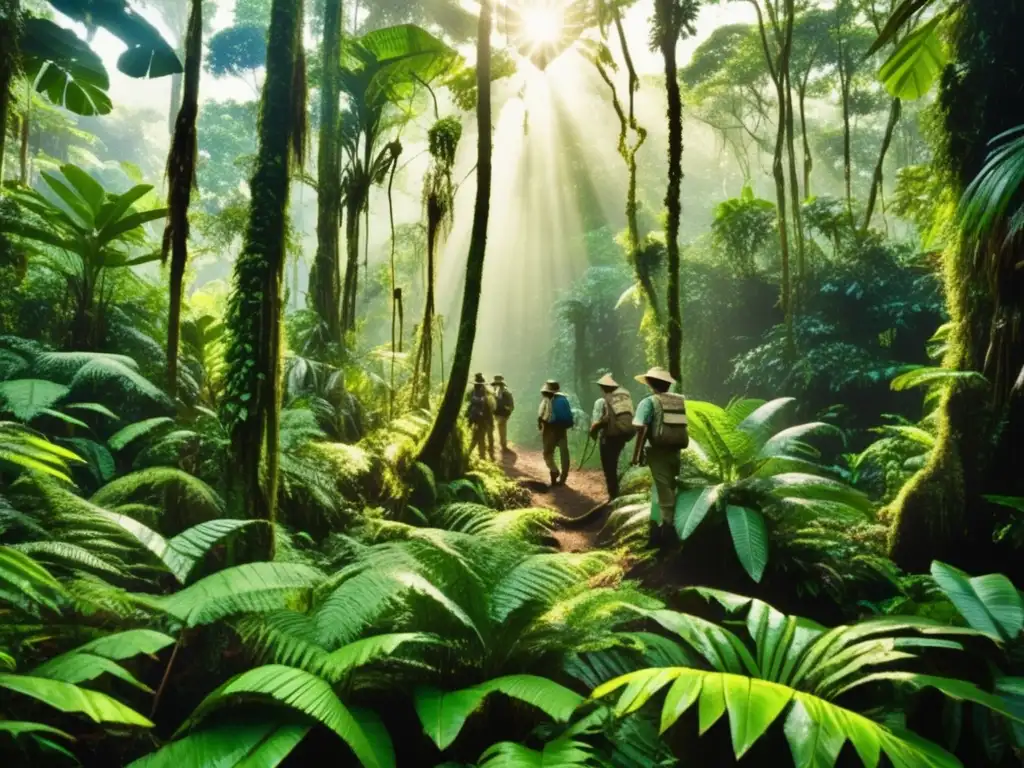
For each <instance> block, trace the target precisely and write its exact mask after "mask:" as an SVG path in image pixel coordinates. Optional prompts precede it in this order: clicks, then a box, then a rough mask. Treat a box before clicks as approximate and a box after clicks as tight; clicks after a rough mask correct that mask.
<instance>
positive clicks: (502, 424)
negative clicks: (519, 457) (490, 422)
mask: <svg viewBox="0 0 1024 768" xmlns="http://www.w3.org/2000/svg"><path fill="white" fill-rule="evenodd" d="M491 387H492V388H493V389H494V403H495V407H494V423H495V424H497V425H498V443H499V444H500V445H501V452H502V453H508V452H509V447H508V420H509V418H510V417H511V416H512V411H514V410H515V409H516V401H515V398H513V397H512V393H511V392H510V391H509V389H508V386H507V385H506V384H505V377H504V376H495V377H494V381H492V382H491Z"/></svg>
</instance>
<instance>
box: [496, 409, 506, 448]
mask: <svg viewBox="0 0 1024 768" xmlns="http://www.w3.org/2000/svg"><path fill="white" fill-rule="evenodd" d="M494 423H495V424H496V425H497V427H498V445H499V446H501V450H503V451H506V450H508V416H495V417H494Z"/></svg>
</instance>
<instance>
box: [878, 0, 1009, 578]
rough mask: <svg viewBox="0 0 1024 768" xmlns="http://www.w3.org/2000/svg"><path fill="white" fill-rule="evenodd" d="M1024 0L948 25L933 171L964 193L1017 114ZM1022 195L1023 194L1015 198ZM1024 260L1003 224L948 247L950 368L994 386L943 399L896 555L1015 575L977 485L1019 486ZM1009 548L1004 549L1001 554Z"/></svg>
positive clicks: (961, 389)
mask: <svg viewBox="0 0 1024 768" xmlns="http://www.w3.org/2000/svg"><path fill="white" fill-rule="evenodd" d="M1022 28H1024V4H1021V3H1017V2H1014V3H998V4H995V3H991V2H988V1H987V0H965V2H964V3H963V4H962V7H961V9H960V10H959V11H958V13H957V14H956V16H955V17H954V20H953V25H952V43H953V54H954V56H953V58H954V61H953V64H952V65H951V66H950V67H949V68H948V69H947V71H946V73H945V74H944V76H943V80H942V88H941V94H940V99H939V101H940V108H941V109H942V110H943V113H944V117H945V132H944V138H943V142H942V143H943V146H941V148H940V149H941V151H940V152H939V153H938V156H939V158H941V159H940V160H939V161H938V167H937V168H936V171H937V172H942V173H945V174H947V175H948V176H949V178H950V180H951V184H952V185H953V188H954V191H955V192H956V193H958V194H959V193H961V192H962V191H963V190H964V189H965V188H966V187H967V185H968V184H970V182H971V181H972V180H973V179H974V178H975V177H976V176H977V174H978V173H979V171H980V170H981V169H982V167H983V166H984V164H985V158H986V155H987V153H988V150H989V145H988V143H989V142H990V141H991V139H993V138H994V137H996V136H998V135H999V134H1001V133H1003V132H1004V131H1007V130H1009V129H1011V128H1014V127H1015V126H1018V125H1021V124H1024V100H1022V99H1021V98H1020V83H1021V82H1024V56H1022V55H1021V48H1020V34H1019V30H1020V29H1022ZM1020 200H1021V194H1020V192H1018V197H1017V200H1016V203H1017V204H1019V203H1020ZM1022 259H1024V247H1022V244H1021V241H1020V239H1019V238H1018V239H1015V240H1012V241H1010V242H1007V241H1006V240H1005V230H1003V231H997V232H995V233H994V236H993V237H992V238H991V239H989V240H988V241H986V242H984V243H982V244H980V245H974V244H972V243H970V242H968V241H967V239H966V238H965V239H964V242H963V243H961V244H960V245H959V246H954V247H951V248H950V249H949V251H948V252H947V254H946V256H945V277H946V291H947V305H948V308H949V314H950V318H951V321H952V323H953V330H952V334H951V339H950V346H949V349H950V351H949V354H948V356H947V359H946V361H945V363H946V365H947V366H948V367H950V368H956V369H961V370H974V371H979V372H981V373H982V374H984V376H985V377H986V378H987V379H988V381H989V384H990V386H989V387H987V388H986V387H970V386H955V387H954V388H952V389H951V390H949V391H948V392H947V393H946V394H945V395H944V397H943V399H942V403H941V405H940V427H939V434H938V440H937V444H936V447H935V449H934V451H933V452H932V455H931V457H930V460H929V462H928V465H927V466H926V467H925V468H924V469H923V470H922V471H921V472H920V473H918V475H916V476H915V477H914V478H913V480H912V481H911V482H910V483H909V484H908V485H907V486H906V487H905V488H904V489H903V491H902V493H901V494H900V495H899V497H898V498H897V499H896V501H895V502H894V504H893V525H892V533H891V538H890V547H891V553H892V557H893V559H894V560H896V562H897V563H898V564H899V565H900V566H901V567H903V568H906V569H908V570H914V571H920V570H924V569H926V568H927V567H928V565H929V563H930V561H931V560H932V559H941V560H946V561H950V562H953V563H955V564H957V565H959V566H961V567H963V568H966V569H970V570H983V571H985V572H990V571H995V570H1006V571H1007V572H1009V573H1010V575H1012V576H1016V577H1017V578H1020V577H1021V575H1022V570H1024V569H1022V563H1021V558H1020V557H1019V555H1017V554H1016V553H1014V552H1010V551H1008V550H1007V549H1003V548H1001V547H999V546H998V545H996V544H994V542H993V533H994V529H995V527H996V525H997V524H998V523H1000V522H1001V521H1009V520H1010V519H1011V518H1010V517H1009V516H1008V514H1007V512H1006V510H1004V509H1003V508H1001V507H998V506H997V505H993V504H991V503H990V502H988V501H986V500H985V499H984V498H983V496H984V495H1002V496H1024V473H1022V472H1021V471H1020V468H1021V463H1020V451H1021V439H1022V438H1021V436H1022V435H1024V391H1022V390H1024V270H1021V269H1019V268H1018V267H1017V265H1018V264H1019V263H1020V262H1021V260H1022ZM1003 555H1005V557H1003Z"/></svg>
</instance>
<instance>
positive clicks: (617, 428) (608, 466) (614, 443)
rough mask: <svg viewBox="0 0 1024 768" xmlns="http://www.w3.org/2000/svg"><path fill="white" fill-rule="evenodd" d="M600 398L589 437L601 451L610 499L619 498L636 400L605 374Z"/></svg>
mask: <svg viewBox="0 0 1024 768" xmlns="http://www.w3.org/2000/svg"><path fill="white" fill-rule="evenodd" d="M595 383H596V384H597V386H599V387H600V388H601V393H602V394H601V397H599V398H597V401H596V402H595V403H594V412H593V415H592V417H591V420H590V437H591V439H593V440H597V441H599V442H598V446H599V448H600V451H601V469H602V470H603V471H604V482H605V485H607V486H608V498H609V500H611V499H614V498H616V497H617V496H618V495H619V456H621V455H622V449H623V448H625V447H626V443H628V442H629V441H630V440H632V439H633V436H634V435H635V434H636V427H634V426H633V398H632V397H631V396H630V394H629V392H628V391H626V390H625V389H624V388H623V387H620V386H619V384H618V382H616V381H615V379H613V378H612V375H611V374H610V373H606V374H605V375H604V376H602V377H601V378H600V379H599V380H598V381H597V382H595Z"/></svg>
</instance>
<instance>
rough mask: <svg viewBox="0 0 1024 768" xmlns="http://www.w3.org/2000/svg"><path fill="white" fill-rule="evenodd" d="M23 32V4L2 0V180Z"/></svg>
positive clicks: (16, 0) (0, 149) (0, 60)
mask: <svg viewBox="0 0 1024 768" xmlns="http://www.w3.org/2000/svg"><path fill="white" fill-rule="evenodd" d="M20 34H21V4H20V3H19V2H18V0H0V40H3V41H4V44H3V46H2V47H0V182H2V181H3V178H4V148H5V147H6V145H7V116H8V111H9V109H10V106H11V84H12V83H13V82H14V75H15V73H16V72H17V71H18V55H19V54H18V38H19V37H20Z"/></svg>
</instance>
